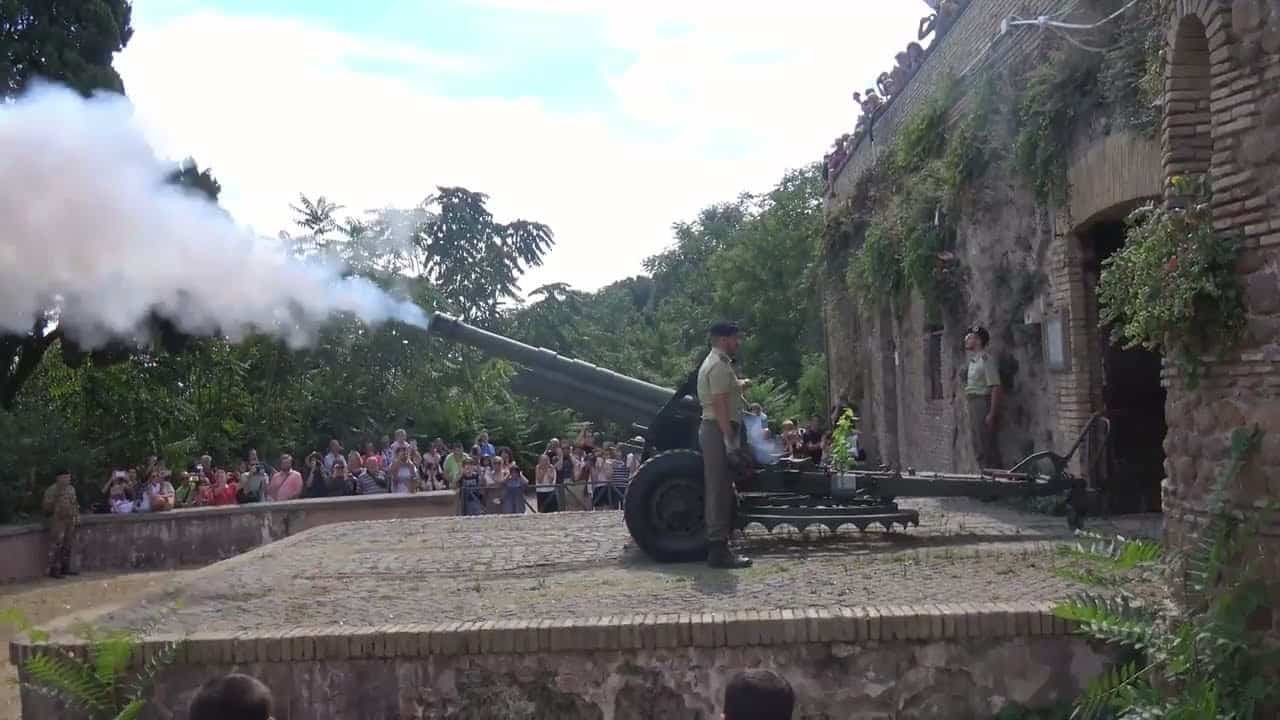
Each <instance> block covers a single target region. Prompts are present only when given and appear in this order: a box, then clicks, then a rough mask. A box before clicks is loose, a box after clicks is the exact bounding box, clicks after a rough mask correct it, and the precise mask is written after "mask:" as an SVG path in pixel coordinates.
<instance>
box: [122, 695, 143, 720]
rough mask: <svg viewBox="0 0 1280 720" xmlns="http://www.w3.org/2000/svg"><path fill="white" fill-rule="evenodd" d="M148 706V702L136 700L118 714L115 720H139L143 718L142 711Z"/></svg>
mask: <svg viewBox="0 0 1280 720" xmlns="http://www.w3.org/2000/svg"><path fill="white" fill-rule="evenodd" d="M146 706H147V701H146V700H140V699H136V698H135V699H134V700H133V701H132V702H130V703H129V704H128V705H126V706H124V709H122V710H121V711H120V712H119V713H117V714H116V716H115V718H114V720H138V718H139V717H142V709H143V708H145V707H146Z"/></svg>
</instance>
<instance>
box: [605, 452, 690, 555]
mask: <svg viewBox="0 0 1280 720" xmlns="http://www.w3.org/2000/svg"><path fill="white" fill-rule="evenodd" d="M675 479H686V480H695V481H697V484H698V487H699V488H701V487H702V482H703V472H702V454H701V453H699V452H697V451H696V450H670V451H668V452H664V453H661V454H658V455H655V456H653V457H652V458H649V460H647V461H646V462H645V463H644V464H643V465H641V466H640V469H639V470H637V471H636V476H635V477H633V478H631V482H630V483H629V484H628V485H627V494H626V496H625V498H624V500H623V510H622V513H623V518H624V519H625V520H626V523H627V531H628V532H630V533H631V539H632V540H635V543H636V545H638V546H639V547H640V549H641V550H643V551H644V552H645V554H646V555H648V556H649V557H651V558H653V559H654V560H657V561H658V562H664V563H669V562H670V563H674V562H700V561H703V560H706V559H707V539H706V531H705V528H699V530H698V532H696V533H695V535H694V538H673V537H670V536H667V535H664V534H663V533H662V532H660V531H659V529H658V528H657V526H656V525H655V523H654V522H653V518H652V517H651V516H650V514H649V508H650V505H651V504H652V503H653V499H654V497H655V496H656V495H657V493H658V492H659V490H660V489H661V488H662V486H663V485H664V484H665V483H666V482H669V481H671V480H675ZM698 500H699V502H702V501H703V500H704V498H703V493H702V492H701V491H699V492H698Z"/></svg>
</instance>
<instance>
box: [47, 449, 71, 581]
mask: <svg viewBox="0 0 1280 720" xmlns="http://www.w3.org/2000/svg"><path fill="white" fill-rule="evenodd" d="M43 504H44V512H45V514H46V515H48V516H49V577H55V578H59V577H62V576H63V575H78V574H79V573H77V572H75V571H74V570H72V569H71V553H72V551H73V550H74V549H75V539H76V526H77V525H79V524H80V504H79V503H78V502H77V501H76V489H75V488H74V487H72V485H71V472H70V471H68V470H59V471H58V474H57V479H55V480H54V481H53V484H52V485H50V486H49V488H48V489H47V490H45V491H44V503H43Z"/></svg>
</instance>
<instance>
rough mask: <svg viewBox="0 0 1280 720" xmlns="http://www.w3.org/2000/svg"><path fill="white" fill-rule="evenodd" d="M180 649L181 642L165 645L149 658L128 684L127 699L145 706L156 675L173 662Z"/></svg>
mask: <svg viewBox="0 0 1280 720" xmlns="http://www.w3.org/2000/svg"><path fill="white" fill-rule="evenodd" d="M181 647H182V641H178V642H171V643H165V645H164V647H162V648H161V649H160V651H159V652H157V653H156V654H155V655H153V656H152V657H151V658H149V659H148V660H147V661H146V663H144V664H143V666H142V669H141V670H140V671H138V674H137V675H136V676H135V677H134V678H133V682H131V683H129V697H130V698H132V699H134V700H142V701H143V703H144V704H145V698H146V696H147V695H148V694H149V693H150V691H151V687H152V685H153V684H154V683H155V678H156V675H159V674H160V670H161V669H162V668H163V667H164V666H166V665H168V664H169V663H171V662H173V658H174V657H175V656H177V654H178V650H179V649H180V648H181Z"/></svg>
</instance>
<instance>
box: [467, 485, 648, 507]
mask: <svg viewBox="0 0 1280 720" xmlns="http://www.w3.org/2000/svg"><path fill="white" fill-rule="evenodd" d="M629 482H630V481H629V480H628V481H623V482H613V481H610V482H604V483H585V482H570V483H557V484H555V485H554V486H551V487H552V488H553V489H552V490H551V491H550V492H547V491H546V488H547V487H548V486H546V485H526V486H524V487H521V488H520V492H519V495H518V497H517V495H516V493H515V491H513V490H510V489H508V488H506V487H503V486H501V485H485V486H481V487H478V488H459V489H457V490H455V491H454V492H456V493H457V496H458V504H457V507H458V514H459V515H523V514H525V513H526V512H530V513H547V512H563V511H571V510H572V511H593V510H621V509H622V500H623V498H624V497H625V496H626V493H627V485H628V483H629Z"/></svg>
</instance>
